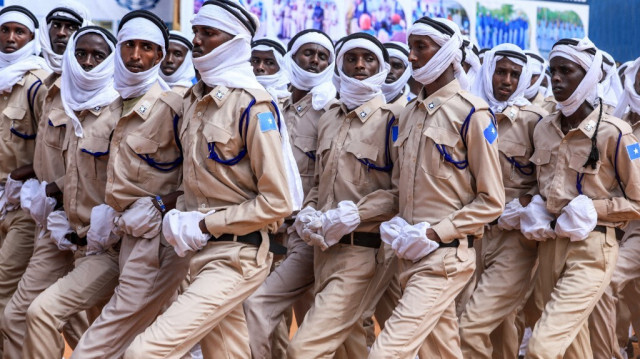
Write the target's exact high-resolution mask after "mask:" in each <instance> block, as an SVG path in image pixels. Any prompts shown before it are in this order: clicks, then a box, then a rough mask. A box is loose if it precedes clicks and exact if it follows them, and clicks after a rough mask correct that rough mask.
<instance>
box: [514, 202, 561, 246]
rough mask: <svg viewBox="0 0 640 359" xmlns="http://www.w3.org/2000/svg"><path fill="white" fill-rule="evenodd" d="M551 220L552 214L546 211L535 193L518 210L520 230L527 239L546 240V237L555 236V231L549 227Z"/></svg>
mask: <svg viewBox="0 0 640 359" xmlns="http://www.w3.org/2000/svg"><path fill="white" fill-rule="evenodd" d="M551 221H553V216H552V215H551V213H549V212H547V206H546V204H545V202H544V200H543V199H542V197H540V195H539V194H537V195H535V196H533V198H532V199H531V203H529V204H528V205H527V206H526V207H524V209H523V210H522V212H520V231H521V232H522V234H523V235H524V236H525V238H527V239H529V240H536V241H546V240H547V238H556V233H555V232H554V231H553V229H551Z"/></svg>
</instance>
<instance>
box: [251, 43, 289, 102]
mask: <svg viewBox="0 0 640 359" xmlns="http://www.w3.org/2000/svg"><path fill="white" fill-rule="evenodd" d="M269 40H271V41H277V42H280V41H279V40H277V39H269ZM282 47H283V48H284V45H283V46H282ZM251 50H252V51H253V50H256V51H271V53H273V57H275V59H276V62H277V63H278V67H280V70H278V72H276V73H275V74H273V75H261V76H256V79H258V82H259V83H260V84H262V86H264V88H265V89H266V90H267V92H269V93H270V94H271V97H273V99H274V100H275V101H276V102H277V101H278V99H279V98H285V97H289V96H291V93H290V92H289V90H287V86H288V85H289V77H288V76H287V71H286V70H285V69H284V57H283V56H282V54H281V53H280V52H279V51H278V50H276V49H275V48H273V47H271V46H269V45H266V44H264V43H261V44H259V45H257V46H255V47H253V48H252V49H251Z"/></svg>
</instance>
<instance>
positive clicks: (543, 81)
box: [540, 76, 549, 87]
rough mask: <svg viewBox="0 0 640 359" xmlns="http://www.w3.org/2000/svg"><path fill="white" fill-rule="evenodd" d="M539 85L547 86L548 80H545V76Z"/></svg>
mask: <svg viewBox="0 0 640 359" xmlns="http://www.w3.org/2000/svg"><path fill="white" fill-rule="evenodd" d="M540 86H542V87H549V81H547V76H545V77H543V78H542V82H540Z"/></svg>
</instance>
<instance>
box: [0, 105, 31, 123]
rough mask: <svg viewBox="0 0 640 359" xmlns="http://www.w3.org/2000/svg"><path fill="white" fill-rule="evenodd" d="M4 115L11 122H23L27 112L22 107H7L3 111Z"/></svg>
mask: <svg viewBox="0 0 640 359" xmlns="http://www.w3.org/2000/svg"><path fill="white" fill-rule="evenodd" d="M2 114H3V115H5V116H6V117H7V118H8V119H10V120H14V121H15V120H22V119H23V118H24V115H26V114H27V110H25V109H24V108H22V107H13V106H7V107H6V108H5V109H4V110H2Z"/></svg>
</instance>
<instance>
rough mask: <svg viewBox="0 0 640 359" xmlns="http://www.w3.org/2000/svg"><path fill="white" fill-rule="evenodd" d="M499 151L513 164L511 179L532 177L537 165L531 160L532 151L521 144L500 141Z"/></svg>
mask: <svg viewBox="0 0 640 359" xmlns="http://www.w3.org/2000/svg"><path fill="white" fill-rule="evenodd" d="M498 150H499V151H500V152H501V153H502V154H503V155H504V156H505V157H506V158H507V160H508V161H509V162H510V163H511V171H510V172H511V174H510V177H511V179H514V177H520V176H522V175H525V176H530V175H532V174H534V171H535V165H534V164H533V163H532V162H531V161H530V160H529V154H530V153H531V149H530V148H529V147H527V146H526V145H523V144H521V143H517V142H513V141H509V140H504V139H503V140H500V141H499V142H498Z"/></svg>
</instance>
